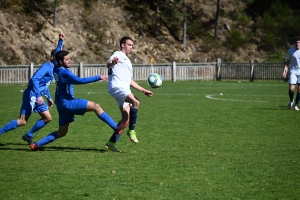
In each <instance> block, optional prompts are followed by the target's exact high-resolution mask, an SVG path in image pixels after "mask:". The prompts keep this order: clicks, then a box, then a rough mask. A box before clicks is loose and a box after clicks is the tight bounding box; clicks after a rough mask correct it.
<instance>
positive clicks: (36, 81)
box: [27, 39, 64, 99]
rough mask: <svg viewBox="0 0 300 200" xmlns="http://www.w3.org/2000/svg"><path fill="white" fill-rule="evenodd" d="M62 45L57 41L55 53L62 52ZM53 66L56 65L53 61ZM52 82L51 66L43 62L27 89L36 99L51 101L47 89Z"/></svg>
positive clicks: (61, 42) (49, 63)
mask: <svg viewBox="0 0 300 200" xmlns="http://www.w3.org/2000/svg"><path fill="white" fill-rule="evenodd" d="M63 43H64V41H63V40H62V39H59V40H58V45H57V47H56V49H55V52H56V53H57V52H59V51H61V50H62V47H63ZM54 60H55V59H54ZM55 64H57V61H55ZM52 81H53V64H52V63H51V62H45V63H44V64H42V65H41V66H40V68H39V69H38V70H37V71H36V72H35V73H34V75H33V76H32V77H31V79H30V80H29V82H28V85H27V87H28V89H30V90H31V91H33V92H34V93H35V96H36V98H39V97H41V96H43V95H44V96H45V97H46V98H47V99H51V95H50V92H49V89H48V87H49V85H50V84H51V82H52Z"/></svg>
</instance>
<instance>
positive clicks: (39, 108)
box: [20, 88, 49, 116]
mask: <svg viewBox="0 0 300 200" xmlns="http://www.w3.org/2000/svg"><path fill="white" fill-rule="evenodd" d="M46 110H49V108H48V106H47V104H46V102H45V101H44V103H43V104H42V105H39V104H38V103H37V99H36V94H35V92H33V91H32V90H30V89H28V88H26V90H25V91H24V93H23V102H22V107H21V109H20V114H21V115H22V114H23V115H25V116H30V115H31V113H32V111H34V112H35V113H41V112H44V111H46Z"/></svg>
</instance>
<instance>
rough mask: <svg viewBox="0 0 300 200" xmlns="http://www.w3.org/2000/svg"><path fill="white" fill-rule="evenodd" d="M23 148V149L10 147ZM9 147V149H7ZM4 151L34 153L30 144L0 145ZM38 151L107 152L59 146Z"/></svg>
mask: <svg viewBox="0 0 300 200" xmlns="http://www.w3.org/2000/svg"><path fill="white" fill-rule="evenodd" d="M12 145H13V146H21V147H9V146H12ZM6 146H7V147H6ZM24 146H27V147H28V148H27V149H25V148H24ZM4 150H14V151H30V152H34V151H32V150H31V149H30V148H29V145H28V144H24V143H11V142H10V143H0V151H4ZM38 151H64V152H80V151H95V152H100V153H105V152H107V151H106V150H105V149H99V148H81V147H58V146H50V147H47V146H45V147H41V148H39V149H38Z"/></svg>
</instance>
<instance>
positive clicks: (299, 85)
mask: <svg viewBox="0 0 300 200" xmlns="http://www.w3.org/2000/svg"><path fill="white" fill-rule="evenodd" d="M297 79H298V81H297V96H296V101H295V107H294V108H295V110H297V111H298V110H299V108H298V104H299V101H300V76H297Z"/></svg>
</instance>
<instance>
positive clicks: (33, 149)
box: [29, 142, 39, 151]
mask: <svg viewBox="0 0 300 200" xmlns="http://www.w3.org/2000/svg"><path fill="white" fill-rule="evenodd" d="M29 146H30V149H31V150H32V151H36V150H38V148H39V147H38V146H37V143H36V142H34V143H32V144H30V145H29Z"/></svg>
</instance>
